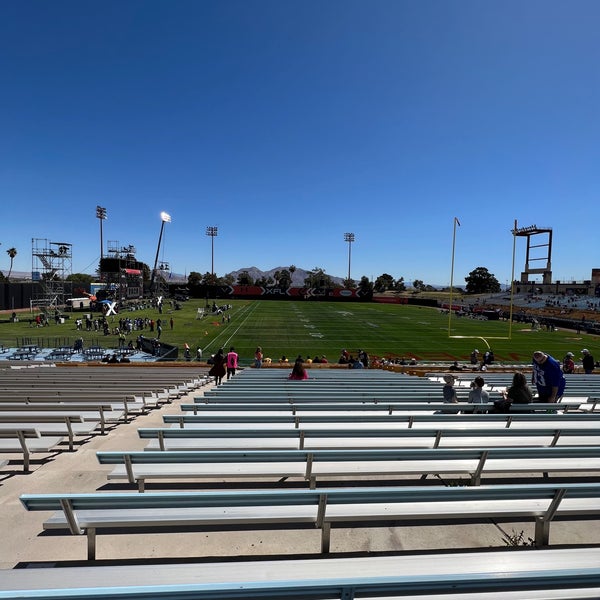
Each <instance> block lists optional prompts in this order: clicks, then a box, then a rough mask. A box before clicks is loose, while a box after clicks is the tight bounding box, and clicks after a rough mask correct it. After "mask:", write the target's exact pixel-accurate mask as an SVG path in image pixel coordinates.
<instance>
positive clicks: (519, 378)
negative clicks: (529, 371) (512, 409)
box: [502, 373, 533, 404]
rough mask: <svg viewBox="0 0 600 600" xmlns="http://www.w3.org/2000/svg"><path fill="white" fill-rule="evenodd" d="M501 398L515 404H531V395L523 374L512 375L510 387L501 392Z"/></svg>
mask: <svg viewBox="0 0 600 600" xmlns="http://www.w3.org/2000/svg"><path fill="white" fill-rule="evenodd" d="M502 396H503V397H504V398H505V399H507V400H509V401H510V402H511V403H512V402H514V403H515V404H531V403H532V402H533V393H532V391H531V390H530V389H529V386H528V385H527V379H526V378H525V375H523V373H515V374H514V375H513V381H512V385H511V386H510V387H509V388H507V389H506V390H505V391H504V392H502Z"/></svg>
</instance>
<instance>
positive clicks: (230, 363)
mask: <svg viewBox="0 0 600 600" xmlns="http://www.w3.org/2000/svg"><path fill="white" fill-rule="evenodd" d="M237 366H238V354H237V352H236V351H235V348H234V347H233V346H231V348H229V352H228V353H227V379H229V378H231V377H233V376H234V375H235V370H236V369H237Z"/></svg>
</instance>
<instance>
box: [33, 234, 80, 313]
mask: <svg viewBox="0 0 600 600" xmlns="http://www.w3.org/2000/svg"><path fill="white" fill-rule="evenodd" d="M31 246H32V249H31V257H32V267H31V277H32V279H33V281H35V282H38V283H39V285H37V286H34V291H33V298H32V300H31V306H32V308H34V307H35V308H39V309H40V310H43V311H49V310H56V309H58V308H59V307H63V306H64V305H65V303H66V294H67V291H66V288H65V282H66V279H67V277H69V275H72V269H73V253H72V247H73V246H72V244H68V243H66V242H49V241H48V240H47V239H43V238H33V239H32V240H31ZM69 293H70V292H69Z"/></svg>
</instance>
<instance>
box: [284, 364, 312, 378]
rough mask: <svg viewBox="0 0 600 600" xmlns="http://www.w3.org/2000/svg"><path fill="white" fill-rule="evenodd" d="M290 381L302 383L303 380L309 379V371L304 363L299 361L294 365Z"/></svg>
mask: <svg viewBox="0 0 600 600" xmlns="http://www.w3.org/2000/svg"><path fill="white" fill-rule="evenodd" d="M288 379H291V380H293V381H302V380H303V379H308V371H307V370H306V369H305V368H304V365H303V364H302V361H300V360H297V361H296V362H295V363H294V368H293V369H292V372H291V373H290V374H289V376H288Z"/></svg>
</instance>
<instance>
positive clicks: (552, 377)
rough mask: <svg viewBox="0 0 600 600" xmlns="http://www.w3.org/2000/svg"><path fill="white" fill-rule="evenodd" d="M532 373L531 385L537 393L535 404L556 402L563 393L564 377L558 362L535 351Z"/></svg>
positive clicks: (547, 355) (539, 351)
mask: <svg viewBox="0 0 600 600" xmlns="http://www.w3.org/2000/svg"><path fill="white" fill-rule="evenodd" d="M532 364H533V373H532V377H531V383H532V384H533V385H535V387H536V388H537V392H538V398H537V402H558V401H559V400H560V399H561V398H562V396H563V394H564V392H565V385H566V381H565V377H564V375H563V372H562V369H561V367H560V362H558V361H557V360H556V359H555V358H553V357H552V356H550V355H549V354H546V353H545V352H542V351H541V350H536V351H535V352H534V353H533V363H532Z"/></svg>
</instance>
